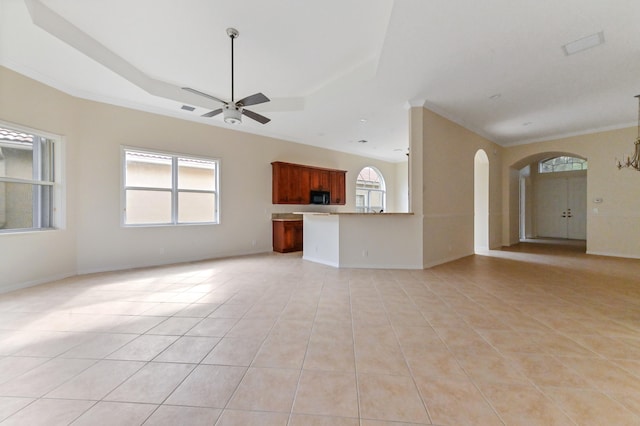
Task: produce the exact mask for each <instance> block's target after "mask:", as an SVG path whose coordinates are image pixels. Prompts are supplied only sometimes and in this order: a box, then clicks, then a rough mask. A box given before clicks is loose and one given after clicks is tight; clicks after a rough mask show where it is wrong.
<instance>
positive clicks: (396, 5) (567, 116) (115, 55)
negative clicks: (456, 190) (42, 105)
mask: <svg viewBox="0 0 640 426" xmlns="http://www.w3.org/2000/svg"><path fill="white" fill-rule="evenodd" d="M638 18H640V2H638V1H637V0H535V1H534V0H483V1H477V0H453V1H452V0H396V1H393V0H305V1H300V0H270V1H264V0H243V1H228V0H227V1H220V0H189V1H179V0H109V1H105V0H83V1H77V0H0V64H1V65H4V66H6V67H8V68H11V69H14V70H16V71H18V72H20V73H22V74H25V75H27V76H29V77H32V78H34V79H36V80H39V81H42V82H44V83H46V84H49V85H51V86H54V87H57V88H59V89H61V90H63V91H65V92H68V93H70V94H72V95H75V96H79V97H83V98H88V99H94V100H98V101H102V102H108V103H113V104H116V105H123V106H127V107H131V108H136V109H141V110H146V111H151V112H156V113H161V114H166V115H171V116H176V117H181V118H184V119H187V120H194V121H198V122H203V123H208V124H211V125H214V126H224V127H228V126H229V125H227V124H225V123H224V122H223V121H222V117H221V116H217V117H214V118H208V119H207V118H201V117H200V115H201V114H203V113H204V112H207V111H208V110H210V109H213V108H216V107H217V105H216V104H215V102H212V101H208V100H207V99H205V98H200V97H198V96H194V95H192V94H189V93H187V92H184V91H182V90H180V87H184V86H189V87H193V88H196V89H198V90H201V91H204V92H207V93H210V94H211V95H214V96H216V97H219V98H224V99H228V98H229V97H230V41H229V38H228V36H227V35H226V28H228V27H235V28H237V29H238V30H239V31H240V37H239V38H238V39H237V40H236V42H235V54H236V55H235V59H236V60H235V68H236V70H235V71H236V73H235V83H236V84H235V93H236V98H240V97H244V96H247V95H250V94H253V93H255V92H263V93H264V94H266V95H267V96H268V97H270V98H271V99H272V100H273V102H270V103H268V104H264V105H262V106H255V107H253V108H251V109H253V110H255V111H256V112H260V113H262V114H264V115H267V116H268V117H270V118H271V119H272V121H271V122H270V123H268V124H267V125H261V124H259V123H256V122H254V121H252V120H250V119H247V118H246V117H245V119H244V120H243V123H242V124H241V125H240V127H237V129H238V130H241V131H247V132H251V133H256V134H262V135H267V136H273V137H277V138H282V139H286V140H290V141H295V142H300V143H305V144H311V145H317V146H322V147H326V148H330V149H336V150H340V151H346V152H353V153H356V154H360V155H365V156H369V157H373V158H380V159H385V160H389V161H402V160H404V159H406V157H405V155H404V154H405V153H406V150H407V147H408V128H407V126H408V118H407V117H408V114H407V108H408V105H409V104H411V105H424V106H426V107H427V108H429V109H431V110H433V111H436V112H438V113H440V114H442V115H444V116H445V117H448V118H449V119H451V120H453V121H456V122H458V123H460V124H462V125H464V126H465V127H467V128H469V129H471V130H473V131H475V132H477V133H479V134H481V135H483V136H485V137H487V138H489V139H491V140H493V141H495V142H497V143H499V144H501V145H505V146H507V145H510V144H518V143H526V142H534V141H539V140H544V139H550V138H555V137H559V136H565V135H570V134H580V133H587V132H589V131H593V130H600V129H609V128H618V127H626V126H633V125H635V120H636V117H637V115H636V114H637V109H636V108H637V103H636V102H637V101H636V100H635V99H634V98H633V96H634V95H636V94H638V93H640V26H639V25H638V20H639V19H638ZM600 31H603V32H604V38H605V43H604V44H602V45H600V46H597V47H595V48H593V49H590V50H585V51H582V52H579V53H577V54H575V55H572V56H566V55H565V54H564V51H563V49H562V45H564V44H566V43H569V42H571V41H574V40H578V39H580V38H583V37H585V36H588V35H591V34H594V33H597V32H600ZM493 95H500V96H499V97H497V99H496V98H495V96H494V98H492V96H493ZM183 104H188V105H193V106H197V107H198V108H197V109H196V110H195V111H194V112H187V111H183V110H181V109H180V107H181V106H182V105H183ZM283 109H284V110H288V111H283ZM362 119H365V120H366V121H365V122H363V121H361V120H362ZM359 140H367V141H368V142H367V143H359V142H358V141H359Z"/></svg>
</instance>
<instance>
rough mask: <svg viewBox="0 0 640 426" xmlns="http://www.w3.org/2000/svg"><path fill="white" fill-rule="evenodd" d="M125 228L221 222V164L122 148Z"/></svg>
mask: <svg viewBox="0 0 640 426" xmlns="http://www.w3.org/2000/svg"><path fill="white" fill-rule="evenodd" d="M123 161H124V165H123V170H124V191H123V199H124V216H123V217H124V219H123V223H124V224H125V225H177V224H194V223H208V224H213V223H218V204H219V197H218V176H219V174H218V171H219V161H218V160H214V159H210V158H197V157H189V156H183V155H174V154H166V153H158V152H151V151H145V150H139V149H133V148H132V149H129V148H124V149H123Z"/></svg>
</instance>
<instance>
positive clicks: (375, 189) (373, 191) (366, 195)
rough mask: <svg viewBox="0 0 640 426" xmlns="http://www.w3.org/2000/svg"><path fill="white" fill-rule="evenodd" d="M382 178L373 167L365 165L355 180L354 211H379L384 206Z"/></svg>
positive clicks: (384, 195) (384, 197)
mask: <svg viewBox="0 0 640 426" xmlns="http://www.w3.org/2000/svg"><path fill="white" fill-rule="evenodd" d="M386 198H387V197H386V191H385V186H384V178H383V177H382V174H381V173H380V171H379V170H378V169H376V168H374V167H365V168H364V169H362V170H360V173H358V179H357V180H356V211H357V212H360V213H380V212H382V211H384V209H385V207H386V202H387V200H386Z"/></svg>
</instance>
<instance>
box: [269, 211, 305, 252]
mask: <svg viewBox="0 0 640 426" xmlns="http://www.w3.org/2000/svg"><path fill="white" fill-rule="evenodd" d="M301 250H302V220H297V219H293V220H292V219H275V220H273V251H277V252H280V253H289V252H293V251H301Z"/></svg>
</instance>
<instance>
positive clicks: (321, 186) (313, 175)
mask: <svg viewBox="0 0 640 426" xmlns="http://www.w3.org/2000/svg"><path fill="white" fill-rule="evenodd" d="M330 173H331V172H330V171H329V170H324V169H309V176H310V187H311V188H310V189H311V190H312V191H329V190H331V184H330V182H329V181H330Z"/></svg>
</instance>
